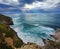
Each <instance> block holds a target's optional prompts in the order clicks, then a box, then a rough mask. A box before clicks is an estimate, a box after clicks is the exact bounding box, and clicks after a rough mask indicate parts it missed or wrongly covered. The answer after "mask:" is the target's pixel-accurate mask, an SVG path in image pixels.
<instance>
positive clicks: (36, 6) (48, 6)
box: [22, 0, 60, 11]
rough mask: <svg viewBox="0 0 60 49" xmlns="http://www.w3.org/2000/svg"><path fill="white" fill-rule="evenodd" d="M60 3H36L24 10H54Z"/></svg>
mask: <svg viewBox="0 0 60 49" xmlns="http://www.w3.org/2000/svg"><path fill="white" fill-rule="evenodd" d="M58 3H60V0H44V1H43V2H40V1H35V2H33V3H32V4H25V5H24V7H23V9H22V10H23V11H25V10H32V9H44V10H46V9H53V8H55V7H57V6H58Z"/></svg>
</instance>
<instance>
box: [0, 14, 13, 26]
mask: <svg viewBox="0 0 60 49" xmlns="http://www.w3.org/2000/svg"><path fill="white" fill-rule="evenodd" d="M0 24H7V25H13V21H12V18H10V17H8V16H5V15H2V14H0Z"/></svg>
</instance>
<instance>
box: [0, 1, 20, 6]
mask: <svg viewBox="0 0 60 49" xmlns="http://www.w3.org/2000/svg"><path fill="white" fill-rule="evenodd" d="M0 4H7V5H19V4H20V3H19V0H0Z"/></svg>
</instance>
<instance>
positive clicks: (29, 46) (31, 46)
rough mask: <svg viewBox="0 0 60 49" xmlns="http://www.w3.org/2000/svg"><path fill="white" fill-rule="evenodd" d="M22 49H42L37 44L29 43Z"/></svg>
mask: <svg viewBox="0 0 60 49" xmlns="http://www.w3.org/2000/svg"><path fill="white" fill-rule="evenodd" d="M20 49H42V48H41V47H40V46H39V45H37V44H35V43H30V42H28V43H27V44H25V45H23V46H22V47H21V48H20Z"/></svg>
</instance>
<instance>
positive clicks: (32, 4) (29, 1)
mask: <svg viewBox="0 0 60 49" xmlns="http://www.w3.org/2000/svg"><path fill="white" fill-rule="evenodd" d="M0 13H7V14H8V13H60V0H0Z"/></svg>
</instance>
